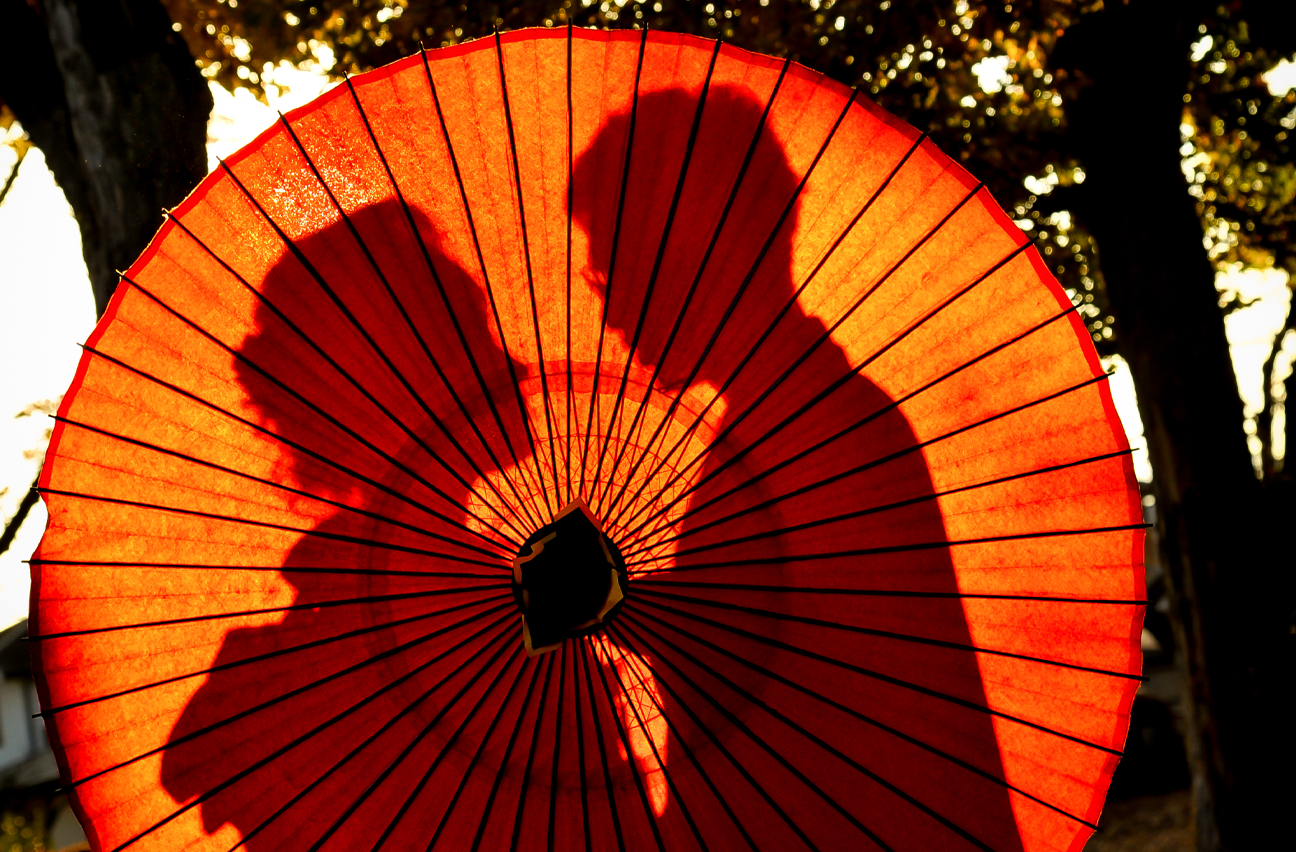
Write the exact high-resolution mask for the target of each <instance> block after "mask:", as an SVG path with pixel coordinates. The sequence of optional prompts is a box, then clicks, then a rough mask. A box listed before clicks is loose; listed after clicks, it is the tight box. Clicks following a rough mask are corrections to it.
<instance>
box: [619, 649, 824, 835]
mask: <svg viewBox="0 0 1296 852" xmlns="http://www.w3.org/2000/svg"><path fill="white" fill-rule="evenodd" d="M608 629H609V630H611V631H613V632H614V633H615V634H616V636H617V638H618V639H620V640H621V641H622V642H623V643H624V644H625V645H626V647H628V648H630V650H631V651H633V652H634V653H635V655H636V656H638V657H639V658H640V659H644V657H643V654H641V653H640V652H639V651H638V650H636V649H635V648H634V645H633V643H631V642H630V641H629V639H628V638H627V637H626V635H625V634H624V633H623V632H622V631H621V630H620V629H619V627H618V625H616V624H611V625H609V627H608ZM635 635H636V636H638V632H637V631H636V633H635ZM645 662H646V661H645ZM649 668H652V669H653V670H654V673H655V672H656V670H655V668H654V667H653V666H649ZM657 683H659V684H661V685H662V687H663V688H664V689H665V690H666V691H667V692H669V693H670V695H671V698H673V699H675V703H676V704H678V705H679V707H680V708H681V709H682V710H683V711H684V712H685V713H687V714H688V716H689V718H690V719H692V720H693V724H695V725H697V727H698V730H700V731H702V733H704V734H705V735H706V737H707V739H709V740H711V743H712V745H714V746H715V747H716V748H717V749H718V750H719V751H720V753H721V754H723V755H724V756H725V757H726V758H727V759H728V761H729V763H730V764H731V765H732V766H733V767H734V769H736V770H737V771H738V773H739V774H741V775H742V776H743V778H744V779H746V781H747V783H748V784H750V785H751V787H752V789H753V790H755V791H756V792H757V793H758V794H759V795H760V796H761V798H763V799H764V800H765V803H766V804H768V805H769V806H770V808H771V809H773V811H774V812H775V813H777V814H778V815H779V817H780V818H781V819H782V820H783V822H784V823H786V824H787V826H788V828H790V829H792V831H793V832H795V833H796V835H797V837H799V838H801V841H802V842H803V843H805V845H806V846H807V847H809V848H810V849H812V850H814V852H819V847H817V846H815V844H814V843H813V842H812V841H811V840H810V838H809V837H808V836H807V835H806V833H805V832H804V831H803V830H802V829H801V827H800V826H799V825H797V824H796V823H795V822H793V821H792V818H791V817H789V816H788V815H787V812H786V811H784V810H783V808H782V807H781V806H780V805H779V803H778V802H776V801H774V798H773V797H772V796H771V795H770V793H769V791H768V790H766V789H765V787H764V785H761V784H758V783H757V782H756V779H755V778H753V777H752V775H751V773H750V772H749V771H748V770H747V768H746V767H744V766H743V765H742V764H741V763H739V762H738V760H737V758H735V757H734V756H733V754H732V753H731V752H730V751H729V749H728V748H727V747H726V746H725V745H724V743H723V742H721V741H720V738H719V737H717V736H716V735H715V733H713V732H712V730H711V729H710V728H709V727H708V726H707V725H706V724H704V723H703V722H702V720H701V719H700V718H699V717H698V715H697V714H696V713H694V712H693V709H692V708H691V707H690V706H689V705H688V703H687V702H685V701H684V700H683V699H682V698H680V695H679V693H677V692H676V691H675V689H674V687H672V686H671V685H670V681H669V679H668V678H657ZM740 830H742V829H740ZM743 834H744V836H746V831H745V830H743ZM753 848H754V844H753Z"/></svg>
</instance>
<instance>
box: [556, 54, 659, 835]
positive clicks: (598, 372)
mask: <svg viewBox="0 0 1296 852" xmlns="http://www.w3.org/2000/svg"><path fill="white" fill-rule="evenodd" d="M647 46H648V30H646V29H645V30H644V31H643V35H642V36H641V37H640V39H639V58H638V60H637V62H636V64H635V81H634V94H633V96H632V98H631V100H630V123H629V127H628V129H627V130H626V150H625V158H624V160H623V161H622V164H621V187H620V189H619V190H618V194H617V212H616V224H615V226H614V228H613V231H612V253H611V256H610V257H609V259H608V269H607V278H606V283H607V286H606V287H605V288H604V291H603V316H602V320H601V321H600V322H599V333H598V348H597V350H596V352H595V355H594V389H593V392H592V393H591V395H590V407H589V417H588V418H587V419H586V423H585V447H584V449H583V450H582V451H581V481H580V489H579V490H580V493H581V494H582V495H584V494H585V472H586V469H587V468H588V467H589V441H590V435H591V434H592V433H593V431H594V409H595V406H596V405H597V404H598V401H599V399H600V397H601V394H600V393H599V383H600V380H601V378H602V374H603V338H604V336H605V334H606V332H607V315H608V305H609V304H611V303H612V278H613V275H614V274H615V273H616V261H617V249H618V248H619V247H620V244H621V217H622V215H623V214H624V212H625V197H626V187H627V186H628V185H629V183H630V158H631V155H632V154H633V153H634V135H635V122H636V121H637V120H638V117H639V78H640V76H641V75H642V74H643V60H644V49H645V48H646V47H647ZM569 209H570V208H569ZM609 431H611V430H609ZM594 474H595V480H596V481H597V478H598V474H599V471H595V472H594ZM592 488H593V485H592V484H591V489H592ZM619 836H620V835H619V833H618V837H619Z"/></svg>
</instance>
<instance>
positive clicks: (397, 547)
mask: <svg viewBox="0 0 1296 852" xmlns="http://www.w3.org/2000/svg"><path fill="white" fill-rule="evenodd" d="M36 491H38V492H39V493H41V494H57V495H59V496H62V497H74V498H78V499H82V500H92V501H94V502H98V503H112V504H114V505H117V506H133V507H135V508H137V509H153V510H155V511H159V512H173V513H175V514H177V515H189V516H190V517H195V518H208V519H210V520H215V521H228V522H229V523H232V524H240V525H244V526H251V527H261V528H263V529H271V530H281V531H283V532H291V533H300V534H301V535H306V536H312V537H314V538H323V539H327V540H329V541H340V542H345V543H348V544H363V545H370V546H373V547H380V548H382V549H384V550H391V551H394V552H397V553H411V554H415V555H417V556H428V557H433V558H436V559H445V560H446V561H448V562H462V563H465V564H469V565H485V566H487V567H497V566H498V563H493V562H483V561H481V560H477V559H469V558H467V557H462V556H448V555H446V554H443V553H438V552H437V551H435V550H425V549H423V548H420V547H410V546H408V545H401V544H393V543H392V542H387V541H377V540H375V539H367V538H359V537H357V536H350V535H343V534H342V533H331V532H324V531H323V530H320V529H318V528H315V529H303V528H301V527H290V526H287V525H285V524H274V523H270V522H269V521H254V520H252V519H250V518H237V517H233V516H231V515H219V514H216V513H215V512H200V511H198V510H197V509H180V508H176V507H173V506H159V505H156V504H153V503H143V502H140V501H137V500H124V499H122V498H120V497H104V496H101V495H97V494H79V493H77V492H75V491H63V490H60V489H57V488H37V489H36Z"/></svg>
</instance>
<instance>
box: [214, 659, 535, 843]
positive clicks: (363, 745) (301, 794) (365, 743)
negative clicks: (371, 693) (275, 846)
mask: <svg viewBox="0 0 1296 852" xmlns="http://www.w3.org/2000/svg"><path fill="white" fill-rule="evenodd" d="M507 648H508V643H503V644H501V645H500V647H499V648H497V649H496V650H495V653H494V654H492V655H491V658H490V659H489V660H487V661H486V662H485V663H484V664H482V665H481V666H480V667H479V668H478V669H477V671H476V672H475V673H474V674H473V675H472V676H470V677H469V678H468V679H467V681H466V682H465V683H464V685H463V686H462V687H460V689H459V691H458V692H456V693H455V694H454V696H452V697H451V698H450V699H449V700H448V701H446V702H445V704H444V705H443V706H442V707H441V709H440V710H439V711H438V712H437V714H436V715H435V716H433V717H432V720H431V721H430V722H428V723H427V725H425V726H424V727H423V730H422V731H420V732H419V733H418V734H417V735H415V737H414V738H413V739H412V740H410V742H409V743H408V744H407V745H406V746H405V749H404V750H403V751H402V752H401V753H400V754H399V755H398V756H397V757H396V759H395V760H393V761H391V762H390V763H389V764H388V765H387V766H386V767H385V768H384V769H383V771H382V772H381V773H380V774H379V776H378V777H377V778H375V779H374V780H373V781H371V782H370V784H369V786H368V787H366V788H365V790H364V791H363V792H361V793H360V795H359V796H357V797H356V798H355V799H354V800H353V801H352V802H351V804H350V805H348V806H347V808H346V810H344V811H343V812H342V814H341V815H340V816H339V817H338V818H337V819H336V820H335V821H334V822H333V824H332V825H331V826H330V827H329V828H328V829H326V830H325V831H324V834H323V835H322V836H321V837H320V838H318V839H317V840H316V841H315V843H314V844H313V845H312V846H311V847H310V850H309V852H318V850H319V848H320V847H321V846H323V845H324V844H325V843H327V842H328V840H329V838H330V837H332V836H333V833H334V832H336V831H337V829H338V828H339V827H340V826H341V825H342V823H344V822H345V821H346V819H347V818H348V817H350V816H351V814H353V813H355V812H356V810H358V809H359V808H360V806H361V805H362V804H364V802H365V800H366V799H368V798H369V796H371V795H372V794H373V791H374V790H376V789H377V788H378V786H379V785H380V784H381V783H382V782H383V781H385V780H386V779H387V777H388V776H389V775H390V774H391V773H392V772H393V771H394V770H395V769H396V767H397V766H399V765H400V763H401V761H403V760H404V759H405V758H406V757H408V756H409V755H410V753H411V752H412V751H413V750H414V749H415V748H416V747H417V746H418V744H419V743H421V742H422V741H423V739H424V738H425V737H426V736H427V735H428V734H429V733H431V732H432V729H433V728H434V727H436V724H437V723H438V722H440V721H441V719H442V718H444V717H445V715H446V714H447V713H448V712H449V711H450V709H451V708H452V707H454V706H455V705H456V704H458V703H459V700H460V699H462V698H463V697H464V695H465V694H467V692H468V690H469V689H471V688H472V687H473V685H474V684H476V682H477V681H478V680H479V679H480V678H482V677H483V676H484V675H485V674H486V672H487V671H489V670H490V668H491V666H493V665H495V663H496V661H497V660H499V658H500V656H501V655H502V654H503V653H504V651H505V650H506V649H507ZM514 659H517V657H516V656H514V657H512V658H509V659H506V660H505V661H504V665H502V666H500V670H499V671H498V672H497V673H496V674H495V677H494V678H493V679H492V680H491V682H490V684H489V685H487V687H486V689H484V690H483V691H482V694H481V697H480V698H479V699H477V704H476V705H475V706H474V707H473V708H472V710H470V711H469V713H468V715H467V716H465V717H464V720H463V722H461V723H460V725H459V728H458V729H457V730H456V731H455V733H454V734H453V735H452V736H451V737H450V739H449V741H447V742H446V744H445V745H444V746H443V747H442V749H441V751H440V752H439V753H438V754H437V757H436V760H435V761H434V762H433V764H432V767H431V769H429V770H428V771H429V772H432V771H433V770H435V769H436V767H437V766H438V765H440V763H441V760H442V758H443V757H444V756H445V755H446V754H447V753H449V751H450V746H451V745H453V744H454V742H455V740H456V739H458V736H459V734H460V733H461V732H462V731H463V729H464V728H465V727H466V726H467V724H468V722H469V721H471V720H472V718H473V716H474V715H476V711H477V710H479V709H480V708H481V705H482V704H483V703H484V702H485V701H486V697H487V696H488V695H490V694H491V692H493V691H494V689H495V687H496V686H497V685H499V682H500V680H501V679H502V678H503V677H504V673H505V672H507V671H508V670H509V666H510V665H512V663H513V660H514ZM525 668H526V667H525V665H522V666H519V667H518V673H517V675H516V676H515V677H514V678H513V683H512V685H511V686H510V687H509V695H511V694H512V692H513V687H516V686H517V682H518V680H519V679H520V678H521V677H522V672H523V671H524V670H525ZM466 669H467V663H465V664H464V665H463V666H460V667H459V668H457V669H455V671H453V672H452V673H450V674H449V675H447V676H445V677H444V678H442V679H441V680H439V681H437V682H436V683H435V684H433V685H432V686H431V687H429V688H428V689H427V690H426V691H424V693H423V694H422V695H420V696H419V697H417V698H415V699H414V700H413V701H411V702H410V703H409V704H407V705H406V706H405V707H404V708H403V709H402V710H401V711H400V712H399V713H397V714H396V715H394V716H392V717H391V718H390V719H388V720H387V721H386V722H384V723H383V724H382V726H381V727H379V728H378V729H377V730H376V731H374V732H373V733H372V734H370V735H369V736H368V737H366V738H365V739H364V740H362V741H361V742H360V744H359V745H357V746H354V747H353V748H352V749H351V751H349V752H347V754H346V755H344V756H343V757H342V758H341V759H339V760H338V761H336V762H335V763H334V764H333V766H331V767H329V768H328V769H327V770H325V771H324V773H323V774H322V775H320V776H318V777H317V778H316V779H315V780H314V781H312V782H311V783H309V784H307V785H306V786H305V787H303V788H302V789H300V790H298V791H297V794H296V795H295V796H293V797H292V798H291V799H289V800H288V801H287V802H285V803H284V804H283V805H281V806H280V807H279V809H278V810H277V811H275V812H274V813H273V814H271V815H270V816H269V817H267V818H266V819H264V820H262V821H261V824H260V825H258V826H257V827H256V828H254V829H252V830H251V831H249V832H248V833H247V834H245V835H244V836H243V838H242V840H240V841H239V842H238V843H236V844H235V845H234V846H233V847H231V849H230V850H229V852H234V850H235V849H237V848H238V847H239V846H242V845H244V844H245V843H246V842H247V841H248V840H250V839H251V838H253V837H255V836H256V835H257V834H258V833H260V832H261V831H262V830H263V829H264V828H265V827H266V826H268V825H269V824H270V823H272V822H274V821H275V820H276V819H277V818H279V817H280V816H282V815H283V814H285V813H287V812H288V811H289V810H290V809H291V808H292V807H293V805H295V804H297V803H298V802H300V801H301V800H302V799H303V798H305V797H306V795H307V794H308V793H310V792H311V791H312V790H314V789H315V788H316V787H318V786H319V785H320V784H322V783H324V781H325V780H327V779H328V777H329V776H330V775H332V774H333V773H334V772H336V771H337V770H339V769H341V768H342V766H343V765H344V764H346V763H348V762H350V761H351V760H352V759H353V758H355V757H356V756H357V755H359V754H361V753H362V752H363V751H364V750H365V749H367V748H368V747H369V746H371V745H373V744H374V743H375V742H377V740H378V738H379V737H381V736H382V735H383V734H384V733H386V732H387V731H389V730H391V728H392V727H393V726H394V725H395V724H396V723H397V722H399V721H400V720H401V719H403V718H405V716H406V715H408V714H409V713H412V712H413V711H414V708H415V707H418V706H419V705H420V704H422V703H423V702H424V701H427V700H428V699H429V698H431V697H432V694H433V693H434V692H436V690H438V689H440V688H441V687H442V686H444V685H445V684H446V683H448V682H449V681H450V680H451V679H452V678H454V677H455V676H456V675H458V674H460V673H461V672H463V671H465V670H466ZM506 700H507V699H506ZM498 718H499V716H498V714H497V715H496V716H495V720H498ZM491 727H492V729H493V728H494V722H492V723H491ZM453 806H454V805H453V803H451V807H453ZM448 812H449V811H447V813H448ZM375 848H377V847H375Z"/></svg>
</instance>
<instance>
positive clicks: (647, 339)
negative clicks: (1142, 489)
mask: <svg viewBox="0 0 1296 852" xmlns="http://www.w3.org/2000/svg"><path fill="white" fill-rule="evenodd" d="M1128 452H1129V448H1128V445H1127V443H1126V440H1125V438H1124V435H1123V432H1122V429H1121V426H1120V423H1119V420H1118V419H1117V416H1116V413H1115V410H1114V408H1113V405H1112V400H1111V396H1110V393H1109V391H1108V388H1107V384H1106V382H1105V381H1104V374H1103V371H1102V369H1101V367H1100V364H1099V362H1098V359H1097V356H1096V354H1095V352H1094V349H1093V346H1092V344H1091V343H1090V341H1089V338H1088V335H1087V333H1086V330H1085V327H1084V324H1083V322H1082V319H1081V317H1079V316H1078V315H1077V313H1076V310H1075V309H1074V308H1073V306H1072V304H1071V301H1070V300H1069V299H1068V298H1067V296H1066V294H1065V293H1064V292H1063V291H1062V290H1061V288H1060V287H1059V286H1058V284H1057V282H1056V281H1055V280H1054V279H1053V278H1052V276H1051V275H1050V273H1049V271H1048V269H1047V267H1046V266H1045V264H1044V263H1043V261H1042V259H1041V258H1040V256H1039V255H1038V254H1037V252H1036V251H1035V249H1034V248H1033V247H1032V246H1031V244H1030V242H1029V241H1028V240H1027V239H1026V238H1025V237H1024V236H1023V234H1022V233H1021V232H1020V231H1019V230H1018V229H1017V228H1016V227H1015V226H1014V225H1013V223H1012V222H1011V220H1010V219H1009V218H1008V217H1007V216H1005V214H1004V213H1003V212H1002V211H1001V210H1000V209H999V207H998V206H996V204H995V202H994V201H993V200H992V199H991V198H990V197H989V195H988V194H987V192H986V190H985V189H984V188H983V187H982V186H981V185H980V184H979V183H978V182H977V181H976V180H975V179H973V178H972V177H971V176H970V175H969V174H968V173H967V172H965V171H964V170H963V169H961V168H960V167H959V166H958V165H957V164H955V163H954V162H952V161H951V160H950V159H949V158H947V157H946V156H944V155H943V154H941V153H940V152H939V151H938V150H936V148H935V147H934V146H933V145H932V144H931V142H930V141H928V140H926V139H925V138H924V136H923V135H922V134H920V133H918V132H916V131H915V130H913V129H912V128H910V127H908V126H906V125H905V124H904V123H902V122H900V121H898V120H896V119H895V118H894V117H892V116H890V115H887V114H886V113H884V112H883V111H881V110H880V109H879V108H877V107H876V106H874V105H873V104H871V103H869V102H868V101H867V100H866V99H865V98H863V97H862V96H860V95H859V94H858V93H855V92H852V91H851V90H848V89H846V88H844V87H842V86H840V85H838V84H837V83H834V82H832V81H831V80H828V79H826V78H824V77H822V76H820V75H819V74H816V73H813V72H811V71H809V70H807V69H805V68H802V67H800V66H798V65H795V64H793V63H790V62H785V61H782V60H778V59H773V58H770V57H766V56H759V55H754V54H751V53H747V52H745V51H742V50H738V49H736V48H733V47H730V46H727V45H722V44H719V43H716V42H710V41H706V40H702V39H697V38H692V37H686V36H679V35H672V34H668V33H651V34H646V33H642V32H633V31H623V32H594V31H584V30H576V31H573V30H571V29H568V30H565V31H564V30H539V31H523V32H516V33H510V34H507V35H503V36H496V37H495V38H494V39H487V40H483V41H479V42H474V43H471V44H466V45H460V46H456V47H452V48H447V49H443V50H439V51H432V52H428V53H426V54H422V55H417V56H412V57H409V58H407V59H405V60H402V61H400V62H397V63H395V64H393V65H390V66H387V67H385V68H382V69H379V70H377V71H374V72H372V73H369V74H365V75H362V76H359V77H356V78H354V79H351V80H349V81H347V83H346V84H345V85H340V86H337V87H336V88H334V89H333V90H331V91H330V92H328V93H327V94H325V95H323V96H322V97H320V98H319V99H318V100H316V101H315V102H314V103H312V104H310V105H309V106H306V107H304V108H302V109H300V110H297V111H295V112H293V113H290V114H288V115H287V116H284V117H283V119H282V120H281V121H280V122H279V123H277V124H276V125H275V126H273V127H271V128H270V129H268V130H267V131H266V132H265V133H264V134H262V135H261V136H260V137H259V138H258V139H256V140H255V141H254V142H253V143H252V144H250V145H248V146H247V147H246V148H244V149H243V150H242V151H240V152H239V153H238V154H236V155H235V156H233V157H231V158H230V159H229V160H228V161H227V162H224V163H222V164H221V165H220V167H219V168H217V169H216V170H215V171H213V173H212V174H211V175H210V176H209V177H208V178H207V179H206V180H205V181H204V182H203V183H202V184H201V185H200V186H199V187H198V189H197V190H196V191H195V192H194V193H193V195H191V196H190V197H189V199H188V200H186V201H185V202H184V204H182V205H181V206H180V207H179V208H177V209H176V210H174V211H172V212H171V213H170V214H169V216H168V219H167V221H166V223H165V225H164V226H163V227H162V229H161V230H160V231H159V233H158V235H157V237H156V238H155V239H154V240H153V242H152V244H151V245H150V246H149V248H148V250H147V251H146V252H145V253H144V255H143V256H142V257H141V258H140V259H139V260H138V261H137V262H136V263H135V264H134V265H133V266H132V267H131V268H130V269H129V270H128V271H127V272H126V273H124V274H123V276H122V284H121V286H120V287H119V288H118V290H117V293H116V295H115V297H114V298H113V301H112V303H111V305H110V307H109V309H108V311H107V313H106V314H105V316H104V318H103V321H102V322H101V323H100V325H99V327H98V328H97V329H96V330H95V332H94V334H93V336H92V337H91V338H90V340H89V342H88V343H87V344H86V351H85V356H84V357H83V359H82V361H81V364H80V367H79V369H78V372H77V374H76V379H75V381H74V383H73V385H72V389H71V390H70V391H69V393H68V394H67V396H66V398H65V400H64V402H63V404H62V407H61V408H60V410H59V414H58V424H57V426H56V428H55V431H54V436H53V438H52V443H51V447H50V451H49V455H48V460H47V462H46V465H45V469H44V473H43V475H42V479H41V488H42V494H43V496H44V499H45V500H46V502H47V504H48V506H49V512H50V522H49V528H48V530H47V532H46V534H45V538H44V539H43V541H42V543H41V545H40V548H39V550H38V551H37V553H36V555H35V557H34V558H33V560H32V576H33V586H32V614H31V647H32V653H33V659H34V661H35V666H36V672H37V681H38V686H39V691H40V698H41V706H42V715H43V717H44V720H45V724H46V726H47V730H48V731H49V734H50V739H51V742H52V744H53V747H54V750H55V754H56V755H57V758H58V762H59V767H60V770H61V772H62V777H63V781H64V783H65V784H66V785H67V788H68V790H69V791H70V796H71V799H72V802H73V805H74V807H75V808H76V812H77V814H78V816H79V817H80V818H81V821H82V823H83V824H84V825H85V827H86V831H87V834H88V835H89V837H90V838H91V844H92V847H93V848H94V849H96V850H99V849H102V850H122V849H133V850H145V849H166V850H174V849H187V850H209V849H210V850H232V849H235V848H240V847H242V848H246V849H249V850H287V849H311V850H317V849H329V850H334V849H336V850H370V849H374V850H376V849H385V850H399V849H431V848H445V849H455V850H478V849H506V848H507V849H529V850H530V849H550V850H552V849H613V848H617V849H623V850H624V849H634V850H638V849H645V850H648V849H657V850H667V849H670V850H675V849H694V848H698V849H746V848H750V849H754V850H787V849H802V848H804V849H820V850H830V849H850V850H858V849H873V848H877V849H892V850H909V849H913V850H932V849H941V850H947V849H965V848H967V849H972V848H976V849H993V850H1005V851H1006V850H1046V849H1079V848H1080V847H1081V846H1082V845H1083V843H1084V841H1085V839H1086V838H1087V837H1088V836H1089V834H1090V831H1091V829H1092V827H1093V824H1094V822H1095V820H1096V819H1097V816H1098V813H1099V811H1100V808H1101V804H1102V800H1103V796H1104V793H1105V791H1106V788H1107V785H1108V783H1109V781H1110V778H1111V773H1112V770H1113V769H1114V767H1115V765H1116V762H1117V760H1118V758H1119V756H1120V749H1121V747H1122V745H1123V742H1124V738H1125V732H1126V729H1127V726H1128V711H1129V707H1130V703H1131V701H1132V699H1133V695H1134V692H1135V689H1136V688H1137V686H1138V681H1139V671H1140V665H1141V656H1140V648H1139V641H1138V639H1139V635H1140V626H1141V622H1142V609H1141V606H1142V598H1143V582H1144V581H1143V569H1142V542H1143V533H1142V516H1141V507H1140V502H1139V492H1138V489H1137V483H1136V482H1135V479H1134V476H1133V472H1132V466H1131V463H1130V460H1129V456H1128Z"/></svg>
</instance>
